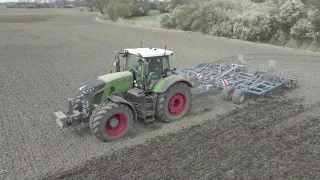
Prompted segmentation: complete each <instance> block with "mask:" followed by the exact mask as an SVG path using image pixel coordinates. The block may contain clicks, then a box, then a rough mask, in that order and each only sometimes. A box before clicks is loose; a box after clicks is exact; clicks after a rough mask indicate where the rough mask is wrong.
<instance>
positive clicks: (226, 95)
mask: <svg viewBox="0 0 320 180" xmlns="http://www.w3.org/2000/svg"><path fill="white" fill-rule="evenodd" d="M234 90H235V88H234V87H232V86H226V87H224V88H223V90H222V92H221V98H222V99H223V100H225V101H231V99H232V94H233V93H234Z"/></svg>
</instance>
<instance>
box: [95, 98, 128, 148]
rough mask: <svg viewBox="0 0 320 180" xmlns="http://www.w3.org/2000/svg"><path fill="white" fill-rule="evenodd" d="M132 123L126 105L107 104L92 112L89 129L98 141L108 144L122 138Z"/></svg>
mask: <svg viewBox="0 0 320 180" xmlns="http://www.w3.org/2000/svg"><path fill="white" fill-rule="evenodd" d="M133 122H134V120H133V113H132V111H131V109H130V108H129V107H128V106H127V105H124V104H121V103H113V102H109V103H107V104H105V105H103V106H101V107H99V108H97V109H96V110H95V111H94V113H93V114H92V116H91V119H90V128H91V131H92V133H93V134H94V135H95V136H96V137H97V138H98V139H99V140H101V141H104V142H108V141H113V140H116V139H119V138H121V137H123V136H124V135H125V134H126V133H127V132H128V131H129V130H130V129H131V127H132V124H133Z"/></svg>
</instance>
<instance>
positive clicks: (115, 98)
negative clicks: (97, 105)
mask: <svg viewBox="0 0 320 180" xmlns="http://www.w3.org/2000/svg"><path fill="white" fill-rule="evenodd" d="M108 100H110V101H112V102H114V103H122V104H125V105H128V106H129V108H130V109H131V111H132V113H133V119H134V121H137V111H136V110H135V109H134V107H133V106H132V104H131V103H130V102H128V101H126V100H125V99H123V98H122V97H120V96H116V95H110V96H109V97H108Z"/></svg>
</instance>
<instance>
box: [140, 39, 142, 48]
mask: <svg viewBox="0 0 320 180" xmlns="http://www.w3.org/2000/svg"><path fill="white" fill-rule="evenodd" d="M140 47H141V48H142V40H140Z"/></svg>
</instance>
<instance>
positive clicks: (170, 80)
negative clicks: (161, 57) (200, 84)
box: [153, 74, 193, 93]
mask: <svg viewBox="0 0 320 180" xmlns="http://www.w3.org/2000/svg"><path fill="white" fill-rule="evenodd" d="M177 82H183V83H186V84H187V85H188V86H189V87H193V86H192V84H191V82H190V81H189V80H188V79H186V78H184V77H182V76H179V75H175V74H174V75H171V76H167V77H165V78H162V79H160V80H159V81H158V82H157V84H156V85H155V86H154V88H153V92H156V93H164V92H166V91H167V90H168V89H169V88H170V87H171V86H172V85H173V84H175V83H177Z"/></svg>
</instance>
